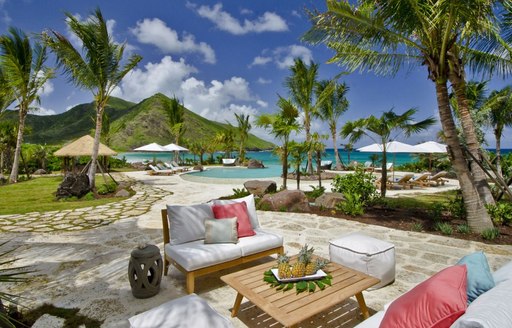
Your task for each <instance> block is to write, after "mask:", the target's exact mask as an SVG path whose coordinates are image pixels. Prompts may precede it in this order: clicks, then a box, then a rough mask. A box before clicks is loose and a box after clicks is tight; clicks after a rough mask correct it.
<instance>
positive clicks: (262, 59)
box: [249, 56, 272, 67]
mask: <svg viewBox="0 0 512 328" xmlns="http://www.w3.org/2000/svg"><path fill="white" fill-rule="evenodd" d="M271 61H272V57H264V56H256V57H254V59H253V61H252V63H251V64H250V65H249V67H252V66H256V65H265V64H267V63H270V62H271Z"/></svg>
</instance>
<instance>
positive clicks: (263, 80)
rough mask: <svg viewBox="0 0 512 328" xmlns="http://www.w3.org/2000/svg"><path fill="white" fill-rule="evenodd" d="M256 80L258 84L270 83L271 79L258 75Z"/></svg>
mask: <svg viewBox="0 0 512 328" xmlns="http://www.w3.org/2000/svg"><path fill="white" fill-rule="evenodd" d="M256 82H258V83H259V84H270V83H272V80H269V79H264V78H262V77H260V78H258V80H257V81H256Z"/></svg>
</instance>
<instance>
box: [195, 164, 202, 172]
mask: <svg viewBox="0 0 512 328" xmlns="http://www.w3.org/2000/svg"><path fill="white" fill-rule="evenodd" d="M193 170H194V171H199V172H203V171H204V167H203V166H202V165H196V166H194V168H193Z"/></svg>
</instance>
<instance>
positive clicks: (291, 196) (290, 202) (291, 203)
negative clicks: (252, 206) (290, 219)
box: [259, 190, 310, 212]
mask: <svg viewBox="0 0 512 328" xmlns="http://www.w3.org/2000/svg"><path fill="white" fill-rule="evenodd" d="M259 207H260V208H261V209H265V210H271V211H282V212H309V210H310V208H309V202H308V198H307V197H306V194H304V192H303V191H301V190H283V191H280V192H278V193H276V194H268V195H265V196H263V198H262V199H261V201H260V203H259Z"/></svg>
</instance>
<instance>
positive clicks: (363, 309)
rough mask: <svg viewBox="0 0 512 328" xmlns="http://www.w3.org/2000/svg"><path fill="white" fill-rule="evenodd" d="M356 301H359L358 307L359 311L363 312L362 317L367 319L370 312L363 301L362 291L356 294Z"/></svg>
mask: <svg viewBox="0 0 512 328" xmlns="http://www.w3.org/2000/svg"><path fill="white" fill-rule="evenodd" d="M356 299H357V303H359V308H360V309H361V313H362V314H363V318H365V319H368V318H369V317H370V313H368V308H367V307H366V303H365V301H364V297H363V293H362V292H359V293H357V294H356Z"/></svg>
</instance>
